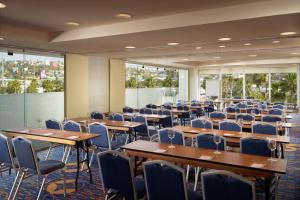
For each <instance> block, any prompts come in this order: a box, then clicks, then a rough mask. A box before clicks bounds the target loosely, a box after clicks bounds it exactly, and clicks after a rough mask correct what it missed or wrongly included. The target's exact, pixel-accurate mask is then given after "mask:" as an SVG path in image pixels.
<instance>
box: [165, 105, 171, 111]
mask: <svg viewBox="0 0 300 200" xmlns="http://www.w3.org/2000/svg"><path fill="white" fill-rule="evenodd" d="M164 108H165V109H167V110H172V105H168V104H167V105H164Z"/></svg>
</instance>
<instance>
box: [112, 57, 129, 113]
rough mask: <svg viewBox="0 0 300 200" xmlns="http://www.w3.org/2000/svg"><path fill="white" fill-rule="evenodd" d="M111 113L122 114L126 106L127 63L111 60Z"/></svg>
mask: <svg viewBox="0 0 300 200" xmlns="http://www.w3.org/2000/svg"><path fill="white" fill-rule="evenodd" d="M109 74H110V111H111V112H121V111H122V108H123V107H124V106H125V62H124V61H122V60H117V59H110V73H109Z"/></svg>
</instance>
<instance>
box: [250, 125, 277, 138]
mask: <svg viewBox="0 0 300 200" xmlns="http://www.w3.org/2000/svg"><path fill="white" fill-rule="evenodd" d="M252 133H259V134H270V135H277V127H276V126H274V125H272V124H268V123H262V122H257V123H254V124H252Z"/></svg>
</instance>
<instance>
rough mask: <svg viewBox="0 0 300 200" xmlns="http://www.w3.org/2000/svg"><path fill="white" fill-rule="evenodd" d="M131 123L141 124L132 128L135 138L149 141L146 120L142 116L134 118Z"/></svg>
mask: <svg viewBox="0 0 300 200" xmlns="http://www.w3.org/2000/svg"><path fill="white" fill-rule="evenodd" d="M133 121H134V122H140V123H143V124H142V125H140V126H138V127H135V128H134V131H135V132H136V134H137V136H138V137H140V138H147V139H150V137H151V135H150V132H149V128H148V122H147V119H146V118H145V117H144V116H135V117H134V118H133Z"/></svg>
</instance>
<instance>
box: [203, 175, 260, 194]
mask: <svg viewBox="0 0 300 200" xmlns="http://www.w3.org/2000/svg"><path fill="white" fill-rule="evenodd" d="M201 180H202V193H203V199H205V200H216V199H222V200H241V199H243V200H255V185H254V183H253V182H251V181H249V180H247V179H246V178H244V177H242V176H240V175H237V174H234V173H232V172H228V171H208V172H203V173H202V174H201Z"/></svg>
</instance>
